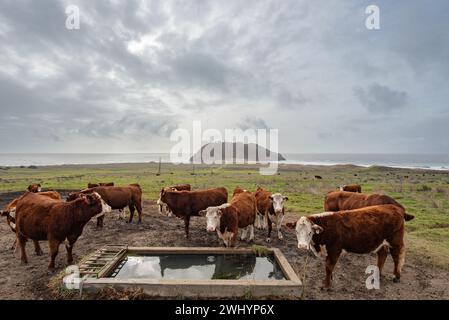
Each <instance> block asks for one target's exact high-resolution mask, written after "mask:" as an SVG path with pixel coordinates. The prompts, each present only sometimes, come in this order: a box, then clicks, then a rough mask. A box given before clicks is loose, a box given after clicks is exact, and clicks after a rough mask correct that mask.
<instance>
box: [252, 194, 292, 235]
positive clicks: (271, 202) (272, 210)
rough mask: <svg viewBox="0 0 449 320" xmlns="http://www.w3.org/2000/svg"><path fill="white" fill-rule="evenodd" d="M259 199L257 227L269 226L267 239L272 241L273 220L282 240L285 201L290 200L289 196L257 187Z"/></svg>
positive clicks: (257, 198)
mask: <svg viewBox="0 0 449 320" xmlns="http://www.w3.org/2000/svg"><path fill="white" fill-rule="evenodd" d="M255 196H256V200H257V213H258V215H257V216H258V218H259V219H258V221H256V227H258V228H259V229H260V228H263V229H265V227H268V236H267V239H266V241H267V242H270V241H271V231H272V228H273V226H272V225H273V222H274V224H275V226H276V229H277V233H278V239H279V240H282V239H283V236H282V232H281V226H282V221H283V220H284V201H286V200H288V197H286V196H283V195H282V194H280V193H275V194H271V193H270V192H268V191H266V190H264V189H263V188H260V187H259V188H257V190H256V193H255Z"/></svg>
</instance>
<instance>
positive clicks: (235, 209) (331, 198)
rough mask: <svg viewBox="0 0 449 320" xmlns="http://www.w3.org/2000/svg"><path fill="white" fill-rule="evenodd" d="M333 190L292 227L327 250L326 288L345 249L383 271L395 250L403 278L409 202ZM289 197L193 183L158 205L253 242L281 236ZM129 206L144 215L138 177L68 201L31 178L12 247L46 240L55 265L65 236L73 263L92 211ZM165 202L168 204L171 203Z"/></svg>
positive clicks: (228, 238)
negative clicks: (368, 257)
mask: <svg viewBox="0 0 449 320" xmlns="http://www.w3.org/2000/svg"><path fill="white" fill-rule="evenodd" d="M339 189H340V190H338V191H331V192H328V193H327V195H326V196H325V200H324V211H325V212H324V213H319V214H312V215H309V216H302V217H300V218H299V220H297V221H296V222H294V223H287V224H286V226H287V227H288V228H290V229H293V230H295V232H296V236H297V241H298V244H297V246H298V249H305V250H311V251H312V252H313V253H314V254H316V255H317V256H318V255H319V254H323V255H325V256H326V279H325V281H324V287H327V288H328V287H330V285H331V279H332V271H333V269H334V266H335V264H336V262H337V260H338V257H339V256H340V254H341V252H342V251H343V250H346V251H348V252H353V253H359V254H363V253H371V252H375V253H377V257H378V267H379V270H380V271H382V267H383V265H384V263H385V260H386V258H387V255H388V253H389V252H390V254H391V256H392V258H393V261H394V275H395V278H394V280H395V281H399V279H400V276H401V268H402V266H403V264H404V259H405V247H404V221H408V220H411V219H413V216H412V215H409V214H407V213H406V212H405V209H404V207H403V206H402V205H401V204H399V203H398V202H397V201H395V200H394V199H393V198H391V197H389V196H387V195H381V194H371V195H367V194H362V193H361V187H360V185H349V186H341V187H340V188H339ZM286 200H288V197H286V196H285V195H282V194H281V193H271V192H269V191H267V190H265V189H263V188H261V187H258V188H257V189H256V190H255V191H254V192H251V191H248V190H245V189H242V188H240V187H237V188H235V190H234V192H233V194H232V197H231V200H230V201H229V202H228V191H227V190H226V188H213V189H202V190H192V189H191V186H190V184H180V185H174V186H170V187H164V188H162V189H161V191H160V194H159V199H158V200H157V204H158V206H159V211H160V212H161V213H163V212H164V211H165V212H166V213H167V215H174V216H176V217H178V218H182V219H183V220H184V225H185V235H186V237H187V238H188V237H189V224H190V218H191V217H192V216H205V217H206V231H207V232H211V233H216V234H217V236H218V238H219V239H221V240H222V241H223V243H224V245H225V246H227V247H233V246H235V245H236V242H237V237H238V233H239V229H242V231H241V236H240V239H241V240H247V241H252V240H253V239H254V228H258V229H264V230H267V238H266V241H267V242H270V241H271V238H270V237H271V232H272V229H273V225H274V227H275V228H276V231H277V237H278V238H279V239H280V240H282V239H283V235H282V231H281V228H282V225H283V219H284V202H285V201H286ZM125 208H128V209H129V213H130V214H129V220H128V221H127V222H129V223H131V222H132V221H133V216H134V212H135V210H137V212H138V222H139V223H141V222H142V189H141V188H140V186H139V185H138V184H130V185H128V186H125V187H117V186H114V183H112V182H111V183H101V184H91V183H89V184H88V188H87V189H84V190H81V191H79V192H73V193H70V194H69V195H68V197H67V199H66V201H63V199H62V197H61V195H60V194H59V193H58V192H56V191H46V192H42V189H41V186H40V185H39V184H34V185H30V186H29V187H28V190H27V192H26V193H25V194H23V195H22V196H21V197H19V198H17V199H14V200H13V201H12V202H11V203H9V204H8V205H7V206H6V207H5V208H4V210H2V211H1V215H2V216H6V220H7V223H8V225H9V227H10V228H11V230H12V231H13V232H14V233H15V234H16V243H15V244H14V246H13V247H19V248H20V250H21V261H22V263H27V256H26V252H25V244H26V242H27V240H28V239H30V240H32V241H33V242H34V247H35V252H36V254H37V255H41V254H42V250H41V248H40V246H39V241H42V240H47V241H48V243H49V248H50V263H49V265H48V267H49V268H54V267H55V258H56V256H57V254H58V249H59V246H60V244H61V243H62V242H64V241H66V240H67V241H66V245H65V246H66V250H67V262H68V263H69V264H71V263H72V262H73V257H72V249H73V245H74V244H75V242H76V240H77V239H78V237H79V236H80V235H81V233H82V231H83V228H84V226H85V225H86V224H87V222H89V221H90V220H91V219H92V218H96V219H97V227H98V228H101V227H103V218H104V215H105V214H106V213H109V212H111V210H113V209H114V210H119V211H120V212H122V213H123V210H124V209H125ZM164 208H165V210H164Z"/></svg>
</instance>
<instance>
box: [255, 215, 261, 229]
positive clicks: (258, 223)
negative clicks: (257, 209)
mask: <svg viewBox="0 0 449 320" xmlns="http://www.w3.org/2000/svg"><path fill="white" fill-rule="evenodd" d="M259 217H260V214H256V219H255V221H254V226H255V227H256V228H257V229H260V218H259Z"/></svg>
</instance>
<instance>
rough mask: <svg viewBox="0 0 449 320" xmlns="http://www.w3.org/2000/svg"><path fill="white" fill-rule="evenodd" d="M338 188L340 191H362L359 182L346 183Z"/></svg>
mask: <svg viewBox="0 0 449 320" xmlns="http://www.w3.org/2000/svg"><path fill="white" fill-rule="evenodd" d="M339 189H340V191H347V192H358V193H362V186H361V185H359V184H348V185H344V186H340V188H339Z"/></svg>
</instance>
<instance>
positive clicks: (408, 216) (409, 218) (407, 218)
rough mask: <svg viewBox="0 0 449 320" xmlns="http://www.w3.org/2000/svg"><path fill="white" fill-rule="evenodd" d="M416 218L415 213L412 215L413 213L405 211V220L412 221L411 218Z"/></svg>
mask: <svg viewBox="0 0 449 320" xmlns="http://www.w3.org/2000/svg"><path fill="white" fill-rule="evenodd" d="M414 218H415V216H414V215H411V214H408V213H406V212H404V220H405V221H410V220H413V219H414Z"/></svg>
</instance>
